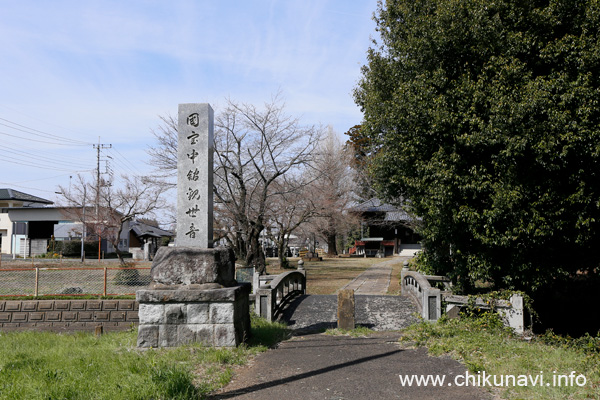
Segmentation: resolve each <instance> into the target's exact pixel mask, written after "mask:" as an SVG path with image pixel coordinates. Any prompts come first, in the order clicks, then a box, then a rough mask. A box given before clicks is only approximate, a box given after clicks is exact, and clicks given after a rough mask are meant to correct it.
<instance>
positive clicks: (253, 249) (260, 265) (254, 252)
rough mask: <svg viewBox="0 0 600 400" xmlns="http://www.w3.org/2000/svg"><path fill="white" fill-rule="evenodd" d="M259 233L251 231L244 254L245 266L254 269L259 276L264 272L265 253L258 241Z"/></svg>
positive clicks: (254, 230)
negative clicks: (246, 251) (246, 250)
mask: <svg viewBox="0 0 600 400" xmlns="http://www.w3.org/2000/svg"><path fill="white" fill-rule="evenodd" d="M259 235H260V231H258V230H256V229H252V231H251V232H250V237H249V238H248V253H247V254H246V266H247V267H254V269H255V270H256V271H258V273H259V274H260V275H264V274H265V272H266V260H265V253H264V252H263V249H262V247H261V246H260V243H259V241H258V237H259Z"/></svg>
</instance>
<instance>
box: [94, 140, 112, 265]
mask: <svg viewBox="0 0 600 400" xmlns="http://www.w3.org/2000/svg"><path fill="white" fill-rule="evenodd" d="M93 146H94V148H95V149H96V150H97V158H96V161H97V164H96V165H97V167H96V226H97V227H98V224H99V223H100V150H102V149H110V148H112V144H102V143H100V136H98V144H97V145H96V144H95V145H93ZM97 231H98V232H97V233H98V261H100V247H101V246H100V244H101V243H102V238H101V237H100V229H99V228H97Z"/></svg>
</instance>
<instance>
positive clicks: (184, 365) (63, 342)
mask: <svg viewBox="0 0 600 400" xmlns="http://www.w3.org/2000/svg"><path fill="white" fill-rule="evenodd" d="M252 323H253V326H252V332H253V336H252V340H251V342H250V343H249V344H248V345H243V346H240V347H237V348H223V349H217V348H210V347H204V346H201V345H188V346H181V347H178V348H172V349H149V350H139V349H137V348H136V340H137V330H132V331H129V332H115V333H108V334H105V335H102V336H100V337H95V336H94V335H92V334H89V333H74V334H56V333H50V332H8V333H6V332H2V333H0V399H140V400H142V399H155V400H158V399H201V398H205V397H206V396H208V395H209V394H210V393H211V392H212V391H214V390H216V389H218V388H220V387H223V386H225V385H226V384H227V383H228V382H229V381H230V380H231V377H232V375H233V368H234V367H235V366H238V365H244V364H245V363H247V361H248V359H249V358H250V357H252V356H253V355H255V354H256V353H258V352H261V351H264V350H266V349H267V348H269V347H271V346H273V345H274V344H275V343H276V341H278V340H282V339H284V338H286V337H287V329H285V327H284V326H283V325H281V324H270V323H268V322H266V321H264V320H262V319H260V318H253V319H252Z"/></svg>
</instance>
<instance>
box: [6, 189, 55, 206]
mask: <svg viewBox="0 0 600 400" xmlns="http://www.w3.org/2000/svg"><path fill="white" fill-rule="evenodd" d="M0 200H16V201H24V202H29V203H42V204H54V202H52V201H50V200H46V199H42V198H41V197H37V196H33V195H31V194H27V193H23V192H20V191H18V190H14V189H8V188H6V189H0Z"/></svg>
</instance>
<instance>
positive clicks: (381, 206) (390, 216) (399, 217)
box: [351, 197, 421, 222]
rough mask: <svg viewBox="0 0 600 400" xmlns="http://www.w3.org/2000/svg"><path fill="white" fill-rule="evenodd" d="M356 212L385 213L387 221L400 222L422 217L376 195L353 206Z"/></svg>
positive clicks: (384, 218) (418, 219)
mask: <svg viewBox="0 0 600 400" xmlns="http://www.w3.org/2000/svg"><path fill="white" fill-rule="evenodd" d="M351 211H354V212H360V213H365V212H373V213H375V212H377V213H384V214H385V215H384V217H383V220H384V221H386V222H400V221H414V220H417V221H420V220H421V218H419V217H417V218H415V217H414V216H412V215H410V214H409V213H407V212H406V210H404V209H403V208H402V207H398V206H394V205H391V204H388V203H384V202H382V201H381V200H379V199H378V198H376V197H373V198H372V199H369V200H367V201H365V202H363V203H360V204H359V205H357V206H355V207H353V208H352V210H351Z"/></svg>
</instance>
